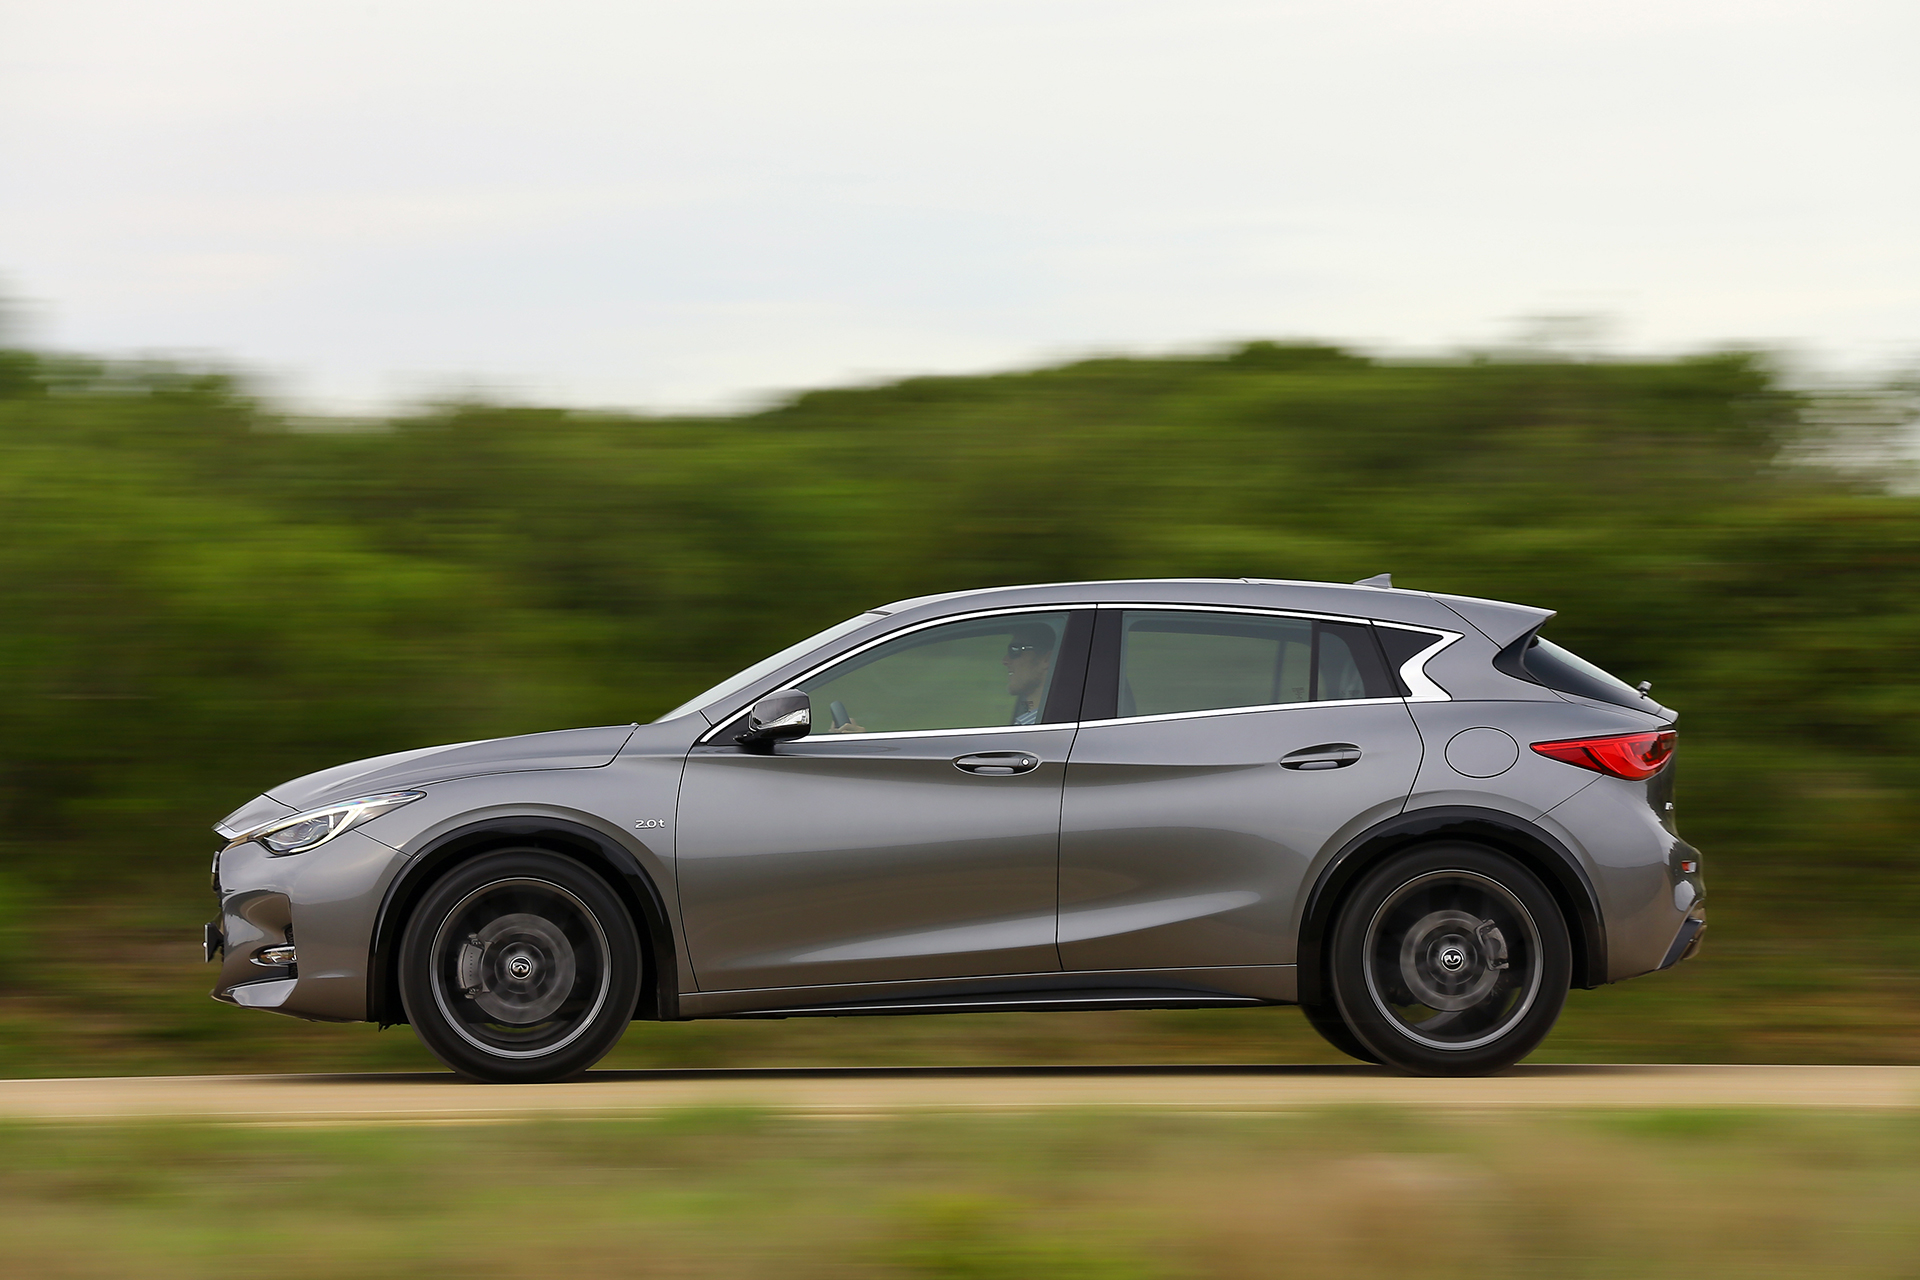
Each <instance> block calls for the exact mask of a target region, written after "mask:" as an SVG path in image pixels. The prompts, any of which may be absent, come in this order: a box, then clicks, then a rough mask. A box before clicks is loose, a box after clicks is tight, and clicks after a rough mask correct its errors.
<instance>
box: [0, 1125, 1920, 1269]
mask: <svg viewBox="0 0 1920 1280" xmlns="http://www.w3.org/2000/svg"><path fill="white" fill-rule="evenodd" d="M1916 1139H1920V1124H1917V1123H1916V1121H1915V1118H1914V1116H1913V1115H1912V1113H1911V1112H1893V1113H1886V1114H1877V1115H1864V1114H1848V1113H1847V1112H1845V1111H1839V1110H1829V1111H1825V1112H1818V1111H1805V1112H1797V1113H1796V1112H1785V1111H1780V1112H1752V1113H1744V1114H1736V1115H1727V1116H1722V1115H1708V1114H1707V1113H1704V1112H1695V1113H1685V1112H1678V1113H1666V1114H1664V1115H1644V1114H1639V1113H1608V1112H1604V1111H1597V1112H1596V1111H1589V1112H1584V1113H1581V1112H1574V1113H1552V1112H1539V1111H1534V1112H1532V1113H1530V1114H1513V1113H1509V1114H1501V1113H1499V1112H1497V1111H1491V1112H1489V1111H1476V1112H1473V1113H1468V1114H1454V1115H1448V1114H1446V1113H1444V1112H1443V1113H1439V1114H1432V1115H1416V1114H1410V1113H1404V1112H1396V1111H1390V1110H1384V1109H1376V1108H1358V1107H1354V1108H1314V1109H1305V1110H1302V1111H1300V1112H1298V1113H1296V1114H1293V1115H1288V1116H1261V1115H1193V1114H1185V1115H1142V1114H1140V1113H1137V1112H1134V1113H1128V1112H1098V1111H1087V1112H1080V1113H1072V1112H1069V1113H1064V1114H1063V1113H1058V1112H1055V1113H1051V1114H1029V1115H1020V1114H992V1113H981V1112H975V1113H971V1114H962V1115H921V1116H890V1115H885V1114H878V1115H869V1116H852V1117H848V1116H838V1117H834V1118H831V1119H822V1118H820V1117H817V1116H816V1117H800V1116H783V1115H779V1114H758V1115H756V1114H753V1113H736V1114H732V1115H729V1114H727V1113H724V1112H716V1111H708V1112H704V1113H695V1114H691V1115H684V1114H674V1113H667V1114H664V1115H661V1116H659V1117H657V1118H646V1119H632V1118H620V1117H595V1118H592V1119H582V1120H562V1121H549V1122H545V1123H541V1122H524V1121H522V1122H516V1121H513V1120H512V1119H510V1118H508V1117H500V1118H498V1119H497V1121H496V1122H493V1123H482V1124H462V1123H460V1122H458V1121H452V1122H443V1123H438V1124H432V1125H407V1126H401V1125H389V1126H386V1127H378V1126H371V1125H361V1126H353V1125H349V1126H344V1127H337V1128H336V1127H311V1126H303V1125H300V1124H298V1123H294V1124H290V1125H288V1126H284V1127H271V1126H263V1125H213V1124H191V1123H175V1124H146V1125H141V1124H88V1125H73V1124H45V1125H32V1124H12V1125H7V1126H4V1127H0V1268H4V1270H5V1273H6V1274H7V1275H10V1276H14V1277H17V1278H18V1280H42V1278H43V1277H44V1278H45V1280H81V1278H86V1280H92V1278H94V1277H102V1278H105V1277H113V1278H116V1280H117V1278H118V1277H122V1276H128V1275H138V1276H140V1277H143V1280H144V1278H146V1277H156V1278H161V1280H172V1278H174V1277H183V1278H184V1277H202V1276H207V1275H210V1274H212V1273H213V1272H215V1271H216V1270H219V1271H223V1272H224V1271H225V1270H226V1269H229V1268H231V1266H232V1263H233V1260H234V1259H235V1258H261V1259H268V1260H271V1262H272V1271H271V1274H272V1275H274V1276H276V1277H284V1278H285V1280H333V1278H334V1277H339V1276H354V1277H364V1278H365V1280H411V1278H412V1277H415V1276H423V1275H459V1276H471V1277H476V1278H479V1280H510V1278H519V1277H525V1278H526V1280H547V1278H548V1277H553V1276H596V1277H597V1276H648V1277H654V1276H671V1277H686V1278H687V1280H841V1278H842V1277H849V1276H855V1277H869V1278H871V1280H1269V1278H1271V1277H1274V1276H1285V1277H1288V1278H1289V1280H1462V1278H1463V1277H1475V1278H1476V1280H1532V1278H1533V1277H1537V1276H1543V1275H1544V1276H1554V1277H1573V1278H1585V1277H1594V1278H1596V1280H1598V1278H1600V1277H1620V1276H1632V1277H1636V1278H1644V1280H1669V1278H1674V1280H1678V1278H1691V1277H1696V1276H1713V1277H1720V1276H1740V1277H1750V1276H1751V1277H1763V1278H1766V1280H1772V1278H1773V1277H1787V1276H1793V1277H1799V1276H1806V1275H1816V1276H1826V1277H1840V1278H1846V1280H1910V1277H1911V1276H1912V1275H1913V1259H1914V1256H1915V1250H1916V1248H1920V1141H1916Z"/></svg>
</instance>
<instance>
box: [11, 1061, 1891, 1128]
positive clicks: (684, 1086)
mask: <svg viewBox="0 0 1920 1280" xmlns="http://www.w3.org/2000/svg"><path fill="white" fill-rule="evenodd" d="M1349 1103H1376V1104H1389V1105H1394V1106H1403V1107H1409V1108H1414V1109H1441V1110H1452V1111H1460V1110H1481V1111H1504V1110H1524V1109H1530V1108H1557V1109H1566V1108H1581V1107H1630V1108H1667V1107H1823V1108H1847V1109H1859V1110H1898V1109H1906V1110H1916V1109H1920V1067H1793V1066H1590V1067H1519V1068H1516V1069H1515V1070H1513V1071H1510V1072H1508V1073H1507V1074H1505V1075H1502V1076H1496V1077H1493V1078H1490V1079H1474V1080H1416V1079H1407V1078H1404V1077H1399V1076H1394V1075H1390V1074H1388V1073H1386V1072H1384V1071H1382V1070H1380V1069H1378V1068H1373V1067H1362V1066H1352V1067H1104V1068H1100V1067H1096V1068H1086V1067H1005V1068H993V1067H987V1068H953V1069H918V1070H916V1069H896V1068H884V1069H883V1068H871V1069H869V1068H852V1069H837V1070H835V1069H820V1070H666V1071H596V1072H592V1073H590V1074H589V1075H587V1076H586V1077H584V1078H582V1079H579V1080H575V1081H570V1082H567V1083H564V1084H542V1085H485V1084H469V1083H466V1082H464V1081H461V1080H459V1079H457V1078H456V1077H454V1076H451V1075H445V1074H439V1073H427V1072H421V1073H404V1074H403V1073H392V1074H383V1075H277V1076H266V1075H257V1076H149V1077H126V1078H101V1079H81V1080H70V1079H62V1080H5V1081H0V1118H13V1119H21V1120H61V1121H105V1120H120V1119H136V1118H158V1117H173V1118H198V1119H204V1120H215V1121H221V1122H227V1123H252V1124H263V1123H264V1124H349V1123H362V1122H368V1121H373V1122H403V1123H404V1122H412V1123H424V1122H435V1121H439V1122H467V1121H482V1120H506V1119H515V1118H521V1117H528V1116H548V1117H558V1116H571V1117H583V1118H584V1117H593V1116H635V1115H648V1114H651V1113H654V1112H659V1111H665V1110H672V1109H676V1108H682V1107H709V1106H742V1107H759V1108H766V1109H770V1110H773V1111H778V1112H782V1113H787V1114H794V1115H807V1116H821V1117H837V1116H867V1115H888V1114H900V1113H909V1112H921V1113H925V1112H969V1111H991V1112H1042V1111H1053V1110H1059V1109H1062V1108H1073V1107H1094V1108H1118V1109H1125V1110H1143V1111H1166V1112H1186V1113H1209V1112H1210V1113H1215V1114H1261V1113H1283V1112H1288V1111H1298V1110H1301V1109H1304V1108H1311V1107H1321V1106H1328V1105H1338V1104H1349Z"/></svg>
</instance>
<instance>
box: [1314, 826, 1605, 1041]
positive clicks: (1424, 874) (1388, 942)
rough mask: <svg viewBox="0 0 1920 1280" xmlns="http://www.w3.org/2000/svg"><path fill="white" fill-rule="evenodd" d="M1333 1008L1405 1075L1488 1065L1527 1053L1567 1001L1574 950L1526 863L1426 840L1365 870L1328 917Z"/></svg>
mask: <svg viewBox="0 0 1920 1280" xmlns="http://www.w3.org/2000/svg"><path fill="white" fill-rule="evenodd" d="M1330 952H1331V954H1330V956H1329V965H1328V969H1329V972H1328V977H1329V980H1330V986H1331V989H1332V992H1333V997H1334V1003H1335V1005H1336V1007H1337V1008H1338V1010H1339V1014H1340V1019H1341V1021H1342V1022H1343V1023H1345V1024H1346V1027H1347V1028H1348V1030H1349V1031H1350V1032H1351V1033H1352V1034H1353V1036H1354V1038H1355V1039H1356V1040H1358V1041H1359V1042H1360V1044H1361V1045H1362V1046H1363V1047H1365V1048H1366V1049H1368V1050H1369V1051H1370V1052H1371V1053H1372V1055H1373V1056H1374V1058H1375V1059H1376V1060H1377V1061H1379V1062H1381V1063H1384V1064H1386V1065H1387V1066H1390V1067H1394V1068H1396V1069H1398V1070H1400V1071H1404V1072H1406V1073H1408V1074H1410V1075H1423V1076H1472V1075H1489V1074H1491V1073H1493V1072H1496V1071H1501V1070H1504V1069H1506V1068H1507V1067H1510V1066H1512V1065H1513V1064H1514V1063H1516V1062H1518V1061H1519V1060H1520V1059H1521V1058H1524V1057H1525V1056H1526V1055H1527V1054H1529V1053H1531V1052H1532V1051H1533V1049H1534V1047H1535V1046H1537V1045H1538V1044H1539V1043H1540V1041H1541V1040H1542V1039H1544V1038H1545V1037H1546V1034H1547V1032H1548V1031H1550V1030H1552V1029H1553V1024H1554V1021H1555V1019H1557V1018H1558V1017H1559V1016H1560V1009H1561V1006H1562V1005H1564V1004H1565V1003H1566V998H1567V988H1568V986H1569V985H1570V981H1571V978H1572V969H1573V962H1572V953H1571V947H1570V945H1569V942H1568V938H1567V926H1566V922H1565V920H1564V918H1563V917H1562V916H1561V914H1560V909H1559V906H1558V905H1557V904H1556V903H1555V902H1554V900H1553V896H1552V895H1551V894H1550V893H1548V892H1547V890H1546V888H1545V886H1543V885H1542V884H1541V883H1540V881H1539V879H1538V878H1536V877H1535V876H1534V875H1533V873H1532V872H1530V871H1528V870H1527V869H1526V868H1525V867H1522V866H1521V865H1520V864H1519V863H1517V862H1515V861H1514V860H1513V859H1511V858H1508V857H1506V856H1504V855H1502V854H1499V853H1496V852H1494V851H1493V850H1491V849H1487V848H1483V847H1481V846H1478V845H1466V844H1451V845H1433V846H1428V847H1426V848H1423V849H1418V850H1415V851H1413V852H1411V853H1408V854H1404V855H1402V856H1400V857H1397V858H1394V859H1392V860H1391V861H1389V862H1387V863H1385V864H1384V865H1382V866H1380V867H1378V868H1376V869H1375V870H1374V871H1373V872H1371V873H1370V874H1368V875H1367V876H1366V877H1365V878H1364V879H1363V880H1362V881H1361V882H1360V884H1359V885H1358V886H1357V887H1356V888H1355V889H1354V891H1353V894H1352V896H1351V897H1350V898H1348V899H1347V902H1346V903H1345V905H1344V906H1343V907H1342V908H1341V912H1340V916H1339V919H1338V920H1337V922H1336V923H1335V925H1334V932H1333V939H1332V946H1331V948H1330Z"/></svg>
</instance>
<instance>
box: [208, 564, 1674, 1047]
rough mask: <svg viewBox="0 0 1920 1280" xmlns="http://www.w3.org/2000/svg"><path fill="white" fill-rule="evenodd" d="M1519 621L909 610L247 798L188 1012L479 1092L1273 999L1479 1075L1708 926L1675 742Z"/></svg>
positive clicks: (1384, 594) (1508, 614)
mask: <svg viewBox="0 0 1920 1280" xmlns="http://www.w3.org/2000/svg"><path fill="white" fill-rule="evenodd" d="M1551 616H1552V614H1551V613H1550V612H1549V611H1547V610H1543V609H1534V608H1528V607H1526V606H1523V605H1514V604H1502V603H1499V602H1496V601H1491V600H1477V599H1468V598H1463V597H1458V596H1446V595H1437V594H1433V593H1430V592H1424V591H1407V590H1400V589H1395V588H1393V587H1392V586H1391V585H1390V583H1389V582H1388V581H1387V580H1386V579H1385V578H1384V577H1382V578H1379V579H1369V580H1368V581H1366V582H1363V583H1357V584H1353V585H1339V584H1333V583H1320V582H1280V581H1266V580H1258V579H1206V580H1172V581H1140V582H1086V583H1069V584H1062V585H1052V586H1029V587H1008V588H995V589H991V590H984V591H967V592H957V593H954V594H951V595H940V596H927V597H922V598H919V599H914V600H903V601H900V602H899V603H897V604H891V605H888V606H886V607H885V608H881V609H875V610H873V611H871V612H869V613H863V614H861V615H860V616H858V617H856V618H850V619H848V620H847V621H845V622H843V623H841V624H840V625H838V626H836V627H831V628H829V629H828V630H826V631H823V632H821V633H820V634H819V635H816V636H813V637H812V638H810V639H808V640H804V641H802V642H801V643H799V644H796V645H794V646H792V647H791V648H788V649H785V650H782V651H781V652H779V653H776V654H774V655H773V656H772V657H770V658H768V659H766V660H765V661H764V662H761V663H758V664H757V665H755V666H752V667H749V668H748V669H747V670H745V671H742V672H740V673H739V674H738V675H736V676H734V677H732V678H731V679H729V680H725V681H723V682H721V683H720V684H718V685H716V686H714V687H713V688H711V689H709V690H707V691H706V692H705V693H703V694H701V695H700V696H699V697H696V698H694V699H692V700H691V701H689V702H687V703H686V704H685V705H683V706H680V707H677V708H675V709H674V710H672V711H670V712H668V713H667V714H666V715H664V716H662V717H661V718H660V719H658V720H656V721H654V722H653V723H651V724H645V725H633V724H628V725H616V726H610V727H607V728H596V729H569V730H562V731H559V732H554V733H537V734H529V735H527V736H524V737H517V738H502V739H498V740H494V741H488V742H467V743H459V744H456V745H453V746H445V747H431V748H427V749H424V750H418V751H404V752H400V753H397V754H395V755H388V756H378V757H375V758H373V759H371V760H361V761H356V762H354V763H352V764H345V765H341V766H339V767H337V768H333V769H328V770H324V771H322V772H320V773H315V774H310V775H308V776H307V777H304V778H299V779H296V780H294V781H292V782H288V783H286V784H284V785H282V786H279V787H276V788H274V789H273V790H272V791H271V792H269V793H267V794H266V795H263V796H260V797H258V798H257V799H254V800H251V801H249V802H248V803H246V804H244V805H242V806H241V807H240V808H239V809H237V810H235V811H234V812H233V813H231V814H229V815H228V816H227V817H226V818H225V819H223V820H222V821H221V822H220V824H219V825H218V827H217V828H216V830H217V831H218V832H219V834H220V835H221V836H222V837H223V838H224V840H225V841H226V844H225V847H224V848H223V849H222V850H221V851H220V853H219V855H218V857H217V858H216V860H215V863H214V889H215V892H216V893H217V894H218V896H219V900H220V912H219V916H218V918H217V919H216V920H215V921H214V922H213V923H211V924H209V925H208V926H207V933H206V942H207V954H208V958H209V959H210V960H211V959H215V958H218V959H220V961H221V967H220V977H219V981H218V983H217V985H216V986H215V988H214V991H213V995H214V998H215V999H218V1000H224V1001H227V1002H228V1003H231V1004H236V1005H241V1006H243V1007H246V1008H250V1009H265V1010H270V1011H272V1012H275V1013H283V1014H290V1015H293V1016H295V1017H300V1018H308V1019H319V1020H326V1021H363V1020H364V1021H374V1022H379V1023H381V1024H383V1025H386V1024H393V1023H401V1022H404V1023H409V1024H411V1025H412V1026H413V1028H414V1030H415V1032H416V1033H417V1034H418V1035H419V1037H420V1039H421V1040H422V1041H423V1042H424V1043H425V1044H426V1046H427V1047H428V1048H429V1049H430V1050H432V1052H433V1053H434V1054H435V1055H436V1056H438V1057H439V1058H440V1060H441V1061H443V1062H445V1063H446V1064H447V1065H448V1066H449V1067H451V1068H453V1069H454V1070H455V1071H458V1072H460V1073H462V1074H464V1075H467V1076H471V1077H475V1078H478V1079H483V1080H494V1081H533V1080H552V1079H556V1078H560V1077H565V1076H568V1075H572V1074H574V1073H577V1072H579V1071H582V1070H584V1069H586V1068H587V1067H588V1066H590V1065H592V1064H593V1063H594V1062H596V1061H597V1060H599V1058H600V1057H601V1056H602V1055H603V1054H605V1053H606V1052H607V1051H608V1050H609V1049H610V1048H612V1046H613V1045H614V1043H615V1042H616V1041H617V1040H618V1039H619V1038H620V1035H621V1033H622V1032H623V1031H624V1029H625V1028H626V1025H627V1023H628V1021H629V1020H630V1019H632V1018H635V1017H639V1018H650V1019H661V1020H674V1019H687V1018H768V1017H772V1018H790V1017H838V1016H846V1015H854V1014H907V1013H953V1012H962V1011H985V1010H1031V1011H1035V1012H1039V1011H1054V1010H1070V1009H1141V1008H1196V1007H1200V1008H1227V1007H1239V1006H1244V1005H1281V1004H1298V1005H1300V1006H1301V1007H1302V1008H1303V1009H1304V1010H1305V1011H1306V1014H1307V1017H1308V1018H1309V1019H1310V1020H1311V1021H1312V1023H1313V1025H1314V1026H1315V1027H1316V1028H1317V1029H1318V1030H1319V1031H1320V1032H1321V1033H1322V1034H1323V1035H1325V1036H1326V1038H1327V1039H1328V1040H1330V1041H1331V1042H1332V1043H1333V1044H1334V1045H1336V1046H1338V1047H1339V1048H1340V1049H1342V1050H1344V1051H1345V1052H1347V1053H1349V1054H1351V1055H1353V1056H1354V1057H1356V1058H1361V1059H1364V1060H1367V1061H1371V1062H1376V1063H1382V1064H1385V1065H1387V1066H1390V1067H1393V1068H1396V1069H1398V1070H1401V1071H1405V1072H1413V1073H1420V1074H1432V1075H1468V1074H1480V1073H1486V1072H1491V1071H1498V1070H1500V1069H1502V1068H1504V1067H1506V1066H1509V1065H1510V1064H1512V1063H1513V1062H1515V1061H1517V1060H1518V1059H1520V1058H1521V1057H1522V1056H1524V1055H1525V1054H1527V1053H1528V1052H1529V1051H1530V1050H1532V1049H1533V1048H1534V1046H1535V1045H1537V1044H1538V1043H1539V1042H1540V1040H1541V1038H1542V1037H1543V1036H1545V1035H1546V1033H1547V1031H1548V1030H1549V1028H1551V1027H1552V1025H1553V1022H1554V1019H1555V1018H1556V1017H1557V1016H1558V1015H1559V1012H1560V1008H1561V1005H1562V1004H1563V1003H1564V1001H1565V998H1566V993H1567V991H1568V989H1569V988H1570V987H1573V986H1580V987H1594V986H1599V985H1600V984H1602V983H1608V982H1618V981H1619V980H1621V979H1623V978H1631V977H1634V976H1635V975H1638V974H1642V973H1647V972H1649V971H1651V970H1655V969H1664V968H1667V967H1669V966H1671V965H1673V964H1674V963H1676V962H1677V961H1679V960H1682V959H1684V958H1686V957H1687V956H1689V955H1691V954H1692V953H1693V952H1694V951H1695V950H1696V949H1697V948H1698V946H1699V944H1700V936H1701V931H1702V929H1703V928H1704V927H1705V913H1704V911H1703V909H1702V908H1703V897H1702V888H1701V878H1700V867H1699V860H1698V859H1699V855H1698V854H1697V853H1696V852H1695V851H1694V850H1693V849H1692V848H1691V847H1690V846H1688V845H1687V844H1686V843H1685V842H1684V841H1682V840H1681V839H1680V838H1679V836H1678V835H1677V834H1675V829H1674V816H1673V800H1672V795H1673V763H1672V756H1673V749H1674V730H1673V721H1674V718H1675V717H1674V714H1673V713H1672V712H1671V711H1669V710H1667V709H1666V708H1665V707H1662V706H1660V705H1659V704H1658V703H1656V702H1654V701H1653V700H1652V699H1651V698H1650V697H1649V696H1648V695H1647V691H1646V686H1644V685H1643V686H1641V687H1640V688H1638V689H1635V688H1630V687H1629V686H1627V685H1626V684H1624V683H1622V682H1621V681H1619V680H1617V679H1615V678H1614V677H1612V676H1610V675H1608V674H1607V673H1606V672H1604V671H1601V670H1600V669H1599V668H1597V667H1594V666H1592V665H1591V664H1589V663H1586V662H1584V661H1582V660H1581V659H1580V658H1577V657H1575V656H1574V655H1573V654H1571V653H1569V652H1567V651H1566V650H1564V649H1561V648H1559V647H1557V646H1555V645H1554V644H1553V643H1552V642H1550V641H1548V640H1544V639H1542V638H1540V636H1539V634H1538V632H1539V629H1540V627H1541V625H1542V624H1543V623H1545V622H1546V621H1547V620H1548V618H1550V617H1551Z"/></svg>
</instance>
